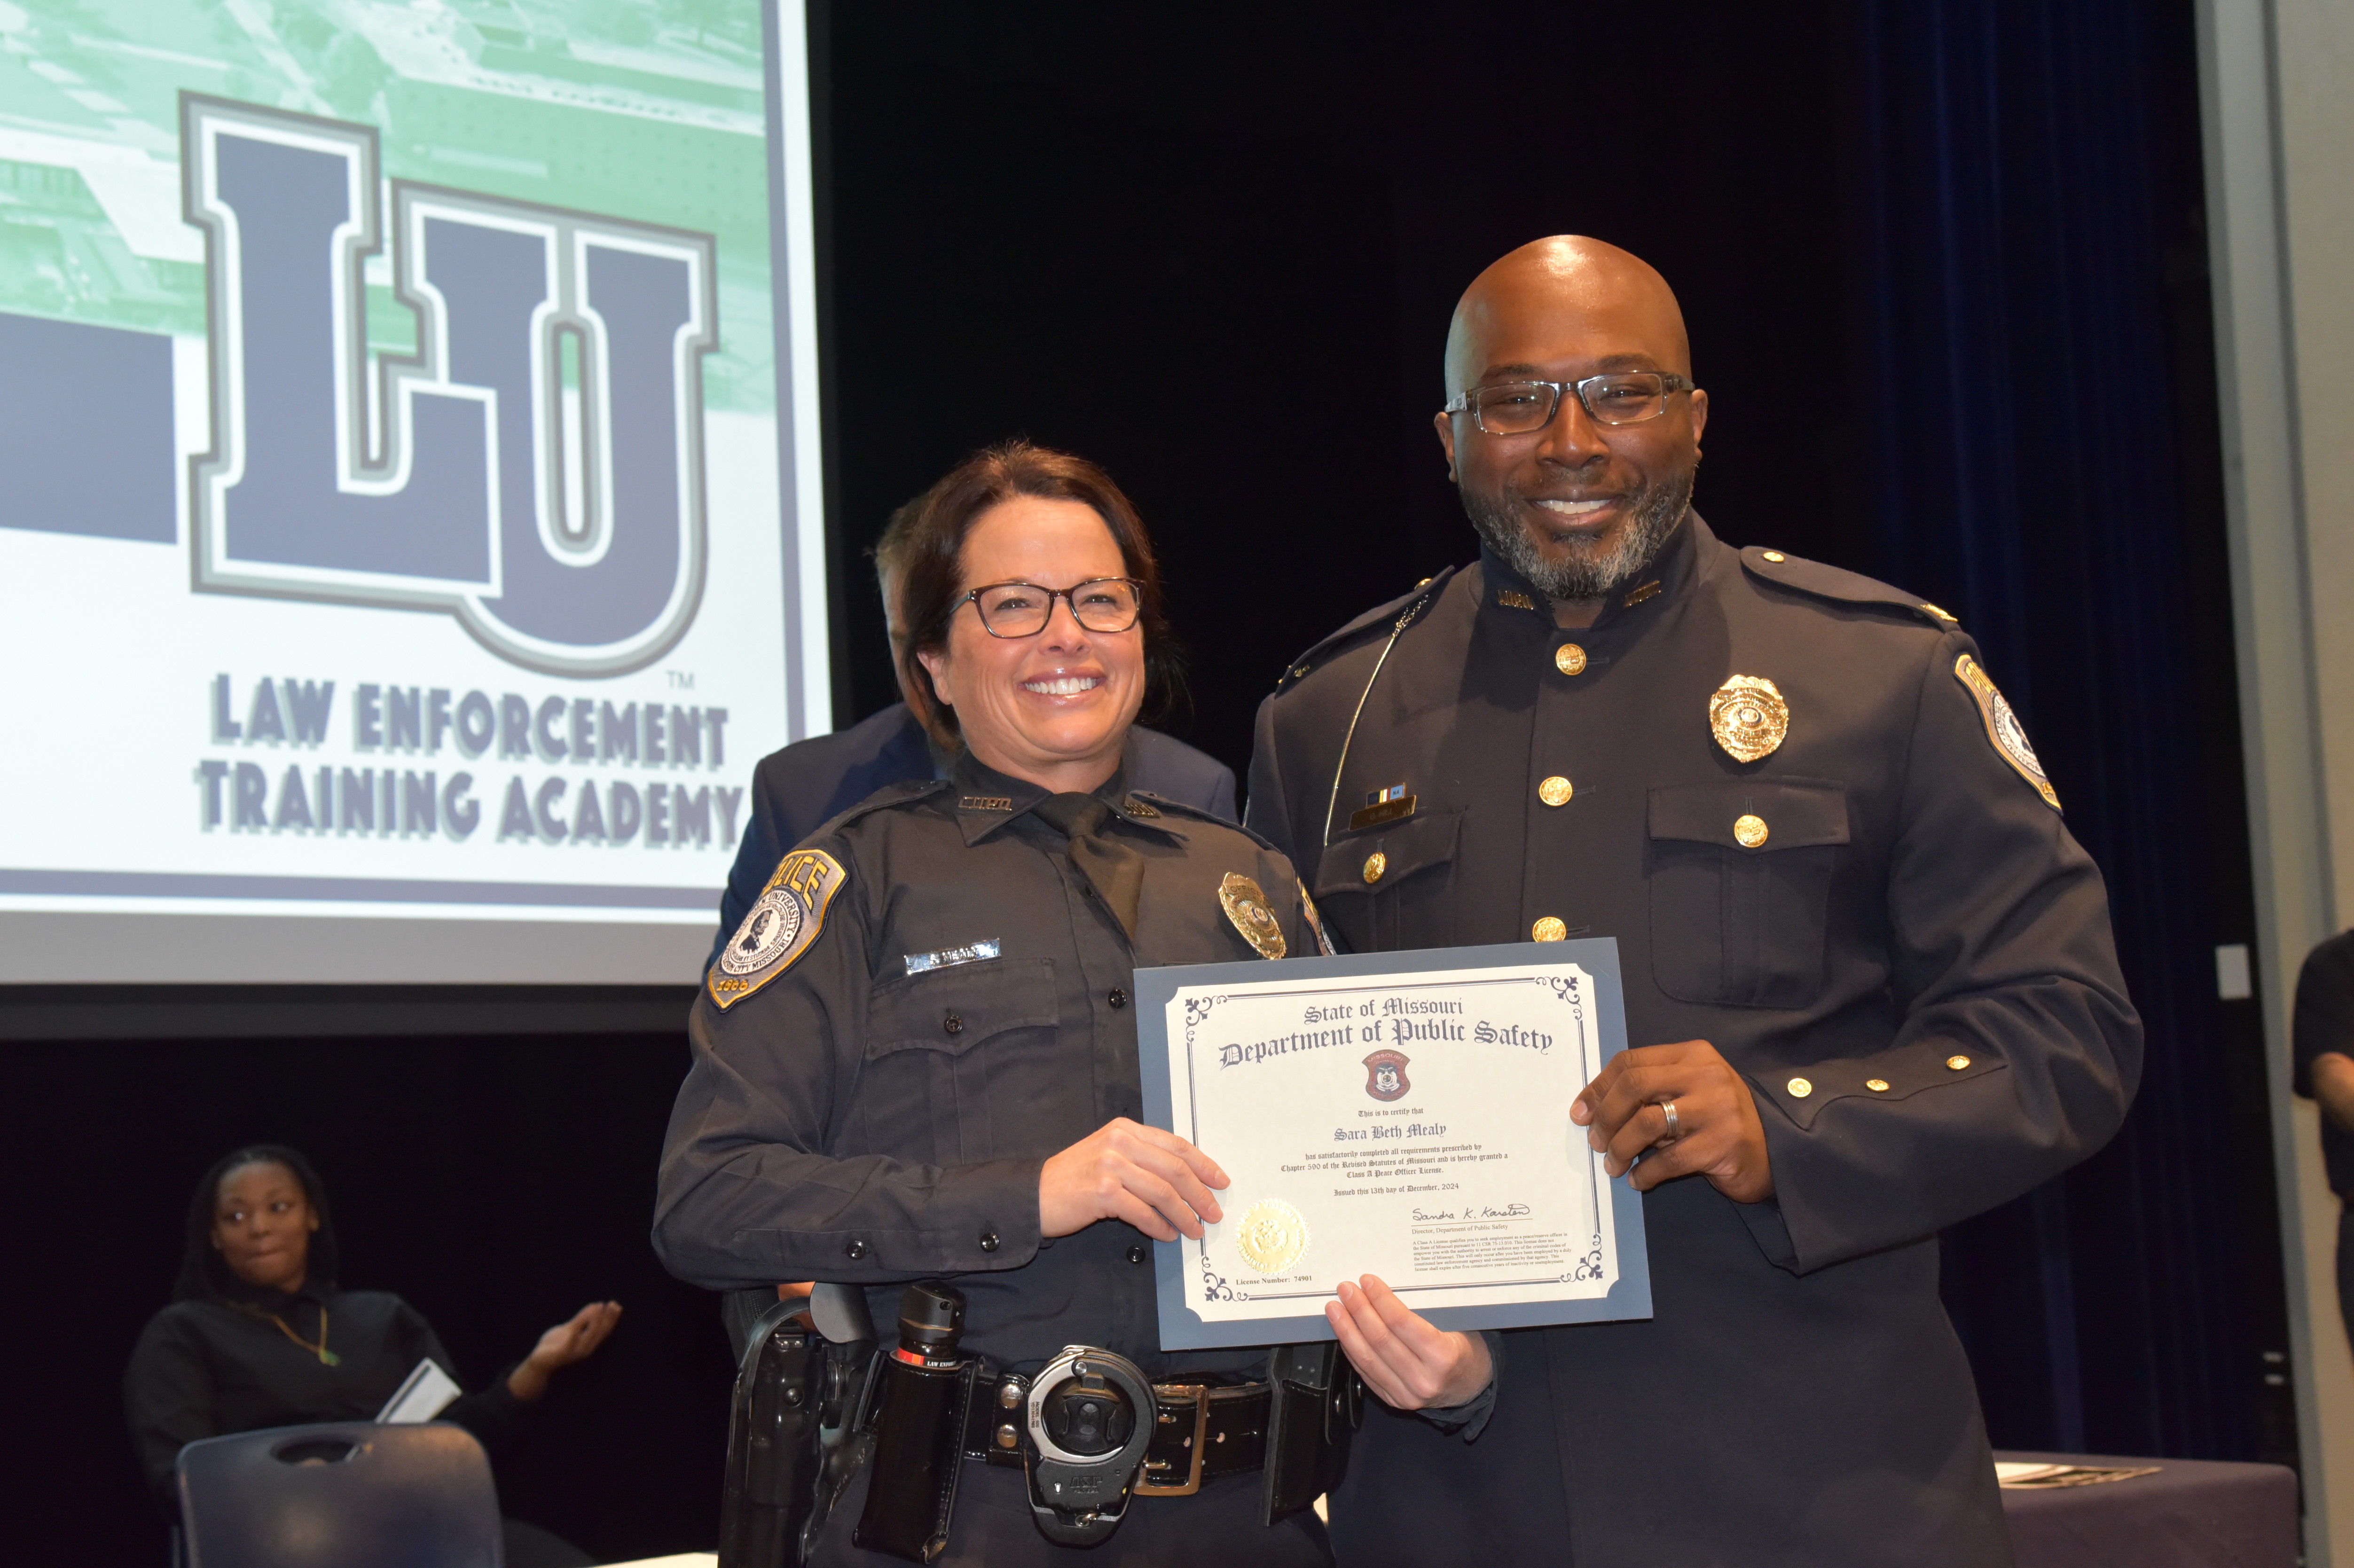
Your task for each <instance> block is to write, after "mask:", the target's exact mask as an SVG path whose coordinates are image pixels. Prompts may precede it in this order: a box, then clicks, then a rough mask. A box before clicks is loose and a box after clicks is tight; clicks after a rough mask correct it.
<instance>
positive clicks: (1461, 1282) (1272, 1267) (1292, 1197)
mask: <svg viewBox="0 0 2354 1568" xmlns="http://www.w3.org/2000/svg"><path fill="white" fill-rule="evenodd" d="M1136 996H1137V1002H1138V1012H1137V1033H1138V1044H1139V1049H1140V1052H1141V1054H1142V1067H1143V1078H1144V1116H1145V1119H1146V1120H1147V1121H1149V1122H1151V1123H1152V1124H1153V1125H1154V1126H1157V1127H1163V1128H1172V1129H1173V1130H1174V1131H1176V1132H1177V1133H1178V1134H1180V1135H1181V1136H1182V1137H1183V1138H1185V1139H1189V1140H1191V1141H1192V1142H1193V1144H1194V1145H1195V1146H1196V1147H1198V1148H1200V1149H1201V1150H1204V1152H1206V1153H1207V1154H1208V1155H1209V1156H1210V1157H1211V1158H1212V1159H1213V1160H1216V1161H1217V1162H1218V1163H1219V1165H1220V1166H1222V1167H1223V1168H1224V1169H1225V1172H1226V1175H1227V1178H1228V1182H1229V1184H1228V1185H1227V1187H1226V1189H1225V1191H1224V1192H1220V1193H1219V1194H1218V1202H1219V1206H1220V1208H1221V1209H1222V1210H1223V1211H1224V1214H1225V1217H1224V1218H1223V1219H1221V1220H1220V1221H1219V1222H1218V1223H1217V1224H1213V1225H1205V1226H1204V1234H1203V1237H1202V1239H1201V1240H1199V1241H1194V1240H1192V1239H1190V1238H1186V1237H1182V1236H1181V1237H1179V1238H1178V1239H1177V1240H1176V1241H1174V1242H1161V1243H1159V1244H1158V1245H1157V1246H1156V1248H1155V1251H1156V1258H1155V1263H1156V1266H1157V1270H1158V1279H1157V1284H1158V1287H1159V1290H1160V1308H1161V1348H1162V1349H1164V1350H1172V1351H1174V1350H1200V1349H1207V1348H1210V1347H1214V1346H1221V1345H1263V1344H1283V1343H1295V1342H1298V1341H1301V1340H1329V1339H1331V1337H1332V1330H1331V1325H1330V1324H1328V1323H1327V1322H1326V1321H1325V1319H1324V1304H1325V1302H1327V1301H1328V1300H1330V1299H1331V1298H1332V1296H1333V1291H1334V1287H1336V1286H1338V1285H1339V1283H1340V1282H1341V1280H1344V1279H1346V1280H1354V1279H1356V1277H1358V1276H1359V1275H1363V1274H1373V1275H1378V1276H1380V1277H1381V1278H1382V1279H1383V1280H1384V1282H1385V1283H1387V1284H1388V1285H1389V1286H1390V1287H1392V1288H1393V1289H1394V1290H1396V1291H1397V1293H1398V1295H1399V1297H1400V1298H1402V1299H1403V1300H1405V1303H1406V1305H1408V1306H1409V1307H1412V1308H1414V1309H1415V1310H1416V1311H1417V1312H1420V1313H1421V1314H1422V1315H1423V1316H1424V1317H1426V1318H1427V1319H1430V1320H1431V1321H1433V1322H1435V1323H1437V1324H1438V1325H1439V1326H1440V1327H1442V1328H1447V1329H1500V1328H1518V1327H1522V1326H1525V1325H1529V1324H1536V1323H1575V1322H1587V1321H1595V1320H1600V1319H1621V1318H1648V1317H1649V1316H1650V1315H1651V1288H1650V1269H1649V1264H1648V1259H1647V1257H1646V1255H1645V1253H1644V1246H1643V1208H1642V1202H1641V1200H1640V1199H1639V1198H1638V1196H1637V1194H1636V1193H1635V1192H1634V1191H1633V1190H1632V1189H1631V1188H1630V1187H1629V1186H1628V1184H1627V1179H1626V1178H1625V1177H1623V1176H1622V1177H1620V1178H1618V1179H1617V1180H1616V1181H1613V1180H1612V1179H1611V1178H1610V1177H1609V1176H1608V1175H1607V1174H1606V1172H1605V1171H1604V1170H1603V1165H1602V1156H1601V1155H1599V1154H1596V1153H1595V1152H1593V1151H1592V1150H1588V1149H1587V1147H1586V1142H1585V1128H1581V1127H1578V1126H1577V1125H1576V1124H1575V1123H1574V1122H1572V1121H1571V1120H1570V1119H1569V1107H1570V1102H1571V1101H1572V1100H1573V1099H1575V1097H1576V1096H1577V1092H1578V1090H1580V1089H1582V1088H1584V1087H1585V1086H1586V1084H1588V1083H1589V1082H1591V1081H1592V1080H1593V1078H1594V1075H1596V1073H1597V1072H1599V1071H1600V1070H1601V1068H1602V1064H1603V1063H1604V1062H1606V1061H1607V1060H1608V1059H1609V1058H1610V1057H1611V1056H1612V1055H1615V1054H1617V1052H1618V1050H1619V1049H1620V1048H1621V1047H1622V1046H1623V1045H1624V1044H1626V1034H1627V1026H1626V1016H1625V1012H1624V1008H1623V1005H1622V1003H1621V1000H1620V992H1619V986H1618V944H1617V942H1616V941H1615V940H1613V939H1610V938H1597V939H1588V940H1584V941H1575V942H1546V943H1534V942H1530V943H1515V944H1511V945H1509V946H1500V947H1487V948H1441V949H1434V950H1431V951H1425V952H1405V953H1351V954H1343V955H1341V956H1339V957H1337V958H1310V959H1277V960H1274V961H1271V962H1264V961H1263V962H1257V963H1248V962H1246V963H1227V964H1196V965H1191V966H1186V967H1182V968H1173V969H1139V970H1138V971H1137V974H1136Z"/></svg>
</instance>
